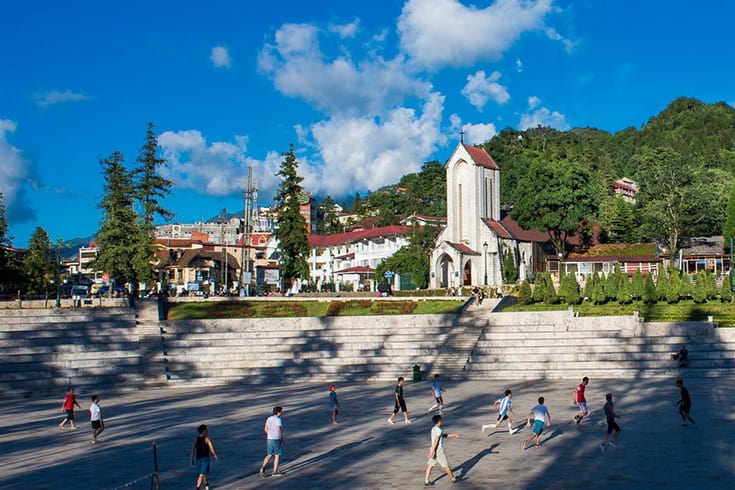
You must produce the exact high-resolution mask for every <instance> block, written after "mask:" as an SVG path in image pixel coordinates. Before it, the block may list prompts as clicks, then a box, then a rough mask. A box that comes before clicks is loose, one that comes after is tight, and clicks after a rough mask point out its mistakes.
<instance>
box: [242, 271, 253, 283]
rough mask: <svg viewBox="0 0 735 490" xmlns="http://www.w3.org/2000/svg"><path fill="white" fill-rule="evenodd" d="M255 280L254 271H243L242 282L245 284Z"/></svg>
mask: <svg viewBox="0 0 735 490" xmlns="http://www.w3.org/2000/svg"><path fill="white" fill-rule="evenodd" d="M251 282H253V273H252V272H243V273H242V283H243V284H250V283H251Z"/></svg>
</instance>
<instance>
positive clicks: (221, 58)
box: [209, 46, 232, 68]
mask: <svg viewBox="0 0 735 490" xmlns="http://www.w3.org/2000/svg"><path fill="white" fill-rule="evenodd" d="M209 59H211V60H212V63H213V64H214V66H215V67H216V68H229V67H230V64H231V63H232V60H231V59H230V53H229V51H227V48H225V47H224V46H215V47H213V48H212V54H211V55H210V56H209Z"/></svg>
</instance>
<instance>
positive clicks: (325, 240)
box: [308, 225, 411, 247]
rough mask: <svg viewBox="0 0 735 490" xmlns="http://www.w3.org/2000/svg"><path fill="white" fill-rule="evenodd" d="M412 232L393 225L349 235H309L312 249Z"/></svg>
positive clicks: (405, 227)
mask: <svg viewBox="0 0 735 490" xmlns="http://www.w3.org/2000/svg"><path fill="white" fill-rule="evenodd" d="M410 231H411V227H410V226H402V225H392V226H381V227H380V228H370V229H367V230H358V231H350V232H348V233H336V234H334V235H309V236H308V239H309V246H310V247H331V246H334V245H342V244H343V243H351V242H359V241H360V240H367V239H370V238H378V237H381V236H391V235H407V234H408V233H409V232H410Z"/></svg>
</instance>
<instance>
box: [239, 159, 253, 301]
mask: <svg viewBox="0 0 735 490" xmlns="http://www.w3.org/2000/svg"><path fill="white" fill-rule="evenodd" d="M254 192H255V191H254V189H253V167H248V187H247V189H246V190H245V194H244V201H245V202H244V204H245V206H244V210H243V235H242V240H243V243H242V247H241V248H240V251H241V255H240V290H241V291H242V289H243V288H245V294H246V295H247V296H250V283H251V282H252V276H253V274H252V272H253V271H252V270H251V269H252V268H251V262H250V234H251V233H252V226H253V223H252V221H253V209H252V207H253V193H254ZM246 268H247V271H246ZM245 272H248V273H249V274H248V284H247V287H246V286H245Z"/></svg>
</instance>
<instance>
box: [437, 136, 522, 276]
mask: <svg viewBox="0 0 735 490" xmlns="http://www.w3.org/2000/svg"><path fill="white" fill-rule="evenodd" d="M445 168H446V173H447V225H446V227H445V228H444V230H442V232H441V233H440V234H439V236H438V237H437V242H436V248H435V249H434V251H433V252H432V254H431V276H430V287H435V288H447V287H459V286H500V285H501V284H502V283H503V277H502V269H501V267H502V261H503V256H504V254H505V253H512V254H513V257H514V260H515V264H516V267H517V268H518V269H519V277H520V278H521V279H524V278H526V277H527V276H528V274H529V272H530V271H531V270H533V264H532V261H533V246H534V243H533V241H532V240H528V241H524V240H523V238H524V237H519V236H517V235H519V234H521V233H522V232H523V231H522V230H520V229H519V228H518V226H517V224H516V223H515V222H512V221H511V220H510V218H506V219H504V220H503V221H501V214H500V168H499V167H498V165H497V164H496V163H495V161H493V159H492V158H491V157H490V155H489V154H488V153H487V152H486V151H485V150H483V149H482V148H478V147H474V146H469V145H465V144H464V143H460V144H458V145H457V148H456V149H455V150H454V153H452V156H451V157H450V158H449V160H448V161H447V163H446V166H445ZM506 221H508V222H509V223H505V222H506ZM508 224H510V225H513V226H511V227H510V228H509V226H508ZM514 232H515V233H514Z"/></svg>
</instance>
